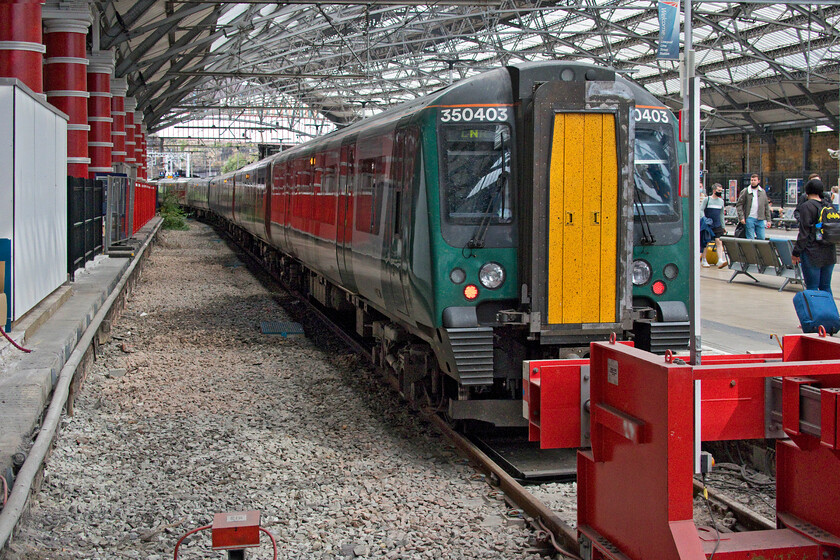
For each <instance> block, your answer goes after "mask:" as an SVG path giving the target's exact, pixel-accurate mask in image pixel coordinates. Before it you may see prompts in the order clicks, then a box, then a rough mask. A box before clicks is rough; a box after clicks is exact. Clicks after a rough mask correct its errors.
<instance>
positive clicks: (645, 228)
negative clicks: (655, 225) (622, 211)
mask: <svg viewBox="0 0 840 560" xmlns="http://www.w3.org/2000/svg"><path fill="white" fill-rule="evenodd" d="M633 188H634V189H635V191H636V195H635V196H634V197H633V205H634V206H635V207H636V208H638V209H639V223H641V224H642V238H641V239H640V240H639V241H640V243H641V244H642V245H653V244H654V243H656V238H654V237H653V232H652V231H651V229H650V221H649V220H648V217H647V212H646V211H645V203H644V202H642V194H641V190H640V189H639V185H637V184H636V181H635V180H634V181H633Z"/></svg>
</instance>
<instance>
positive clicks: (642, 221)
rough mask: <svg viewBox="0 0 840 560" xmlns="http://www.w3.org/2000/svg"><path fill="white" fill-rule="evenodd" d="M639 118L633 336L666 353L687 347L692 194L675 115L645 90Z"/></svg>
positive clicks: (638, 342) (639, 103) (637, 112)
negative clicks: (683, 182) (683, 191)
mask: <svg viewBox="0 0 840 560" xmlns="http://www.w3.org/2000/svg"><path fill="white" fill-rule="evenodd" d="M637 97H639V98H641V99H639V100H638V101H637V104H636V107H635V108H634V110H633V119H634V122H635V128H636V132H635V142H634V175H635V181H634V185H635V189H636V192H635V197H634V200H635V203H634V206H633V213H634V224H635V227H634V232H633V237H634V243H633V245H634V250H633V270H632V278H633V308H634V321H633V335H634V336H633V338H634V341H635V344H636V347H638V348H641V349H643V350H647V351H649V352H654V353H659V354H663V353H665V351H666V350H672V351H676V350H683V349H686V348H688V342H689V336H690V330H689V323H688V308H687V305H686V302H687V301H688V275H689V265H690V262H689V259H690V258H693V257H695V256H696V255H697V252H696V251H695V250H694V248H693V247H692V245H691V243H690V242H689V237H690V236H689V233H688V226H689V224H688V221H687V220H686V217H687V216H688V203H689V199H688V198H681V197H680V196H679V186H678V177H679V168H678V164H679V163H683V162H685V161H686V151H685V145H684V144H682V143H680V142H678V141H677V138H678V135H677V123H676V119H675V117H674V115H673V114H671V112H670V111H668V110H667V109H666V108H665V107H662V106H660V105H658V103H657V101H656V99H655V98H653V96H651V95H649V94H647V93H646V92H640V93H638V94H637Z"/></svg>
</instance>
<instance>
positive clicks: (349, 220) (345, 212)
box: [335, 144, 356, 291]
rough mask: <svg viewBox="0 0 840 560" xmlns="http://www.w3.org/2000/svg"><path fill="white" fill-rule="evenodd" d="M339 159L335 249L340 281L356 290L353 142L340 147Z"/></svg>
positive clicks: (354, 153) (354, 154)
mask: <svg viewBox="0 0 840 560" xmlns="http://www.w3.org/2000/svg"><path fill="white" fill-rule="evenodd" d="M340 157H341V161H340V162H339V165H338V219H337V223H336V232H335V236H336V243H335V250H336V252H337V254H336V257H337V261H338V270H339V274H340V275H341V281H342V284H343V285H344V286H346V287H347V288H348V289H349V290H351V291H355V290H356V282H355V278H354V277H353V257H352V255H351V254H350V252H351V251H352V246H353V216H354V209H353V190H354V187H353V181H354V178H355V173H354V165H355V160H356V150H355V146H354V145H353V144H345V145H343V146H342V147H341V156H340Z"/></svg>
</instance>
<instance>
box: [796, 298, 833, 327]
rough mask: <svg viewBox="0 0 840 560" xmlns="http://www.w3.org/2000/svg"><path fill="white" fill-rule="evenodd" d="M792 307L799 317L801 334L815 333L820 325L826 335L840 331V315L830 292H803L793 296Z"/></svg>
mask: <svg viewBox="0 0 840 560" xmlns="http://www.w3.org/2000/svg"><path fill="white" fill-rule="evenodd" d="M793 307H794V308H795V309H796V314H797V315H798V316H799V322H800V324H801V325H802V332H805V333H815V332H817V331H818V330H819V328H820V325H822V326H823V327H824V328H825V332H827V333H828V334H834V333H836V332H837V331H840V315H838V313H837V305H836V304H835V303H834V297H833V296H832V295H831V293H830V292H822V291H819V290H804V291H802V292H799V293H798V294H796V295H795V296H793Z"/></svg>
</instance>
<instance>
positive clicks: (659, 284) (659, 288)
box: [651, 280, 665, 296]
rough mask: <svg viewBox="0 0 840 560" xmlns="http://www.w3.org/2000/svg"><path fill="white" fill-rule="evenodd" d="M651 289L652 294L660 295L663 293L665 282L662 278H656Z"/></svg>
mask: <svg viewBox="0 0 840 560" xmlns="http://www.w3.org/2000/svg"><path fill="white" fill-rule="evenodd" d="M651 290H653V293H654V294H656V295H658V296H661V295H662V294H664V293H665V282H663V281H662V280H657V281H656V282H654V283H653V286H651Z"/></svg>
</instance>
